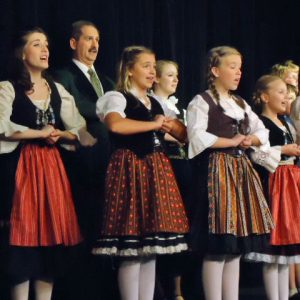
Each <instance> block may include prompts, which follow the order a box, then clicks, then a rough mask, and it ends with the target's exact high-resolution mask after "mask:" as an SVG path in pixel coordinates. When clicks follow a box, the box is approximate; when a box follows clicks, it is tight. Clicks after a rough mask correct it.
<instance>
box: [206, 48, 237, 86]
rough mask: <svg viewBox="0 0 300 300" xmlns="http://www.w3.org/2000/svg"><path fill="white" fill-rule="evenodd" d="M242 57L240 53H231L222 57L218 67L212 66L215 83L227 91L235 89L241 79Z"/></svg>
mask: <svg viewBox="0 0 300 300" xmlns="http://www.w3.org/2000/svg"><path fill="white" fill-rule="evenodd" d="M241 67H242V58H241V56H240V55H238V54H230V55H226V56H224V57H222V58H221V63H220V65H219V66H218V67H213V68H212V70H211V71H212V73H213V74H214V76H215V84H216V86H218V87H220V88H221V89H223V90H225V91H234V90H236V89H237V88H238V85H239V83H240V80H241V75H242V71H241Z"/></svg>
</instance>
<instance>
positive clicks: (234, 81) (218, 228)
mask: <svg viewBox="0 0 300 300" xmlns="http://www.w3.org/2000/svg"><path fill="white" fill-rule="evenodd" d="M241 66H242V57H241V54H240V53H239V52H238V51H237V50H236V49H234V48H232V47H228V46H221V47H216V48H213V49H211V50H210V51H209V53H208V57H207V84H208V90H207V91H205V92H204V93H202V94H200V95H196V96H195V97H194V99H193V100H192V101H191V102H190V104H189V106H188V109H187V130H188V138H189V157H190V158H192V159H193V172H194V173H193V174H194V175H193V176H194V178H195V180H196V181H195V183H194V184H193V186H194V187H195V199H194V202H195V203H194V207H193V208H192V209H191V211H192V214H193V216H192V217H191V245H192V248H193V250H194V251H199V252H200V253H201V254H202V255H203V256H204V259H203V268H202V280H203V288H204V294H205V298H206V300H237V299H238V286H239V263H240V257H241V255H242V254H245V253H248V252H250V251H253V250H254V249H257V250H258V249H260V248H261V246H262V245H264V244H265V243H267V236H268V233H270V231H271V229H272V228H273V221H272V217H271V213H270V211H269V208H268V205H267V202H266V199H265V197H264V195H263V190H262V186H261V182H260V179H259V176H258V174H257V173H256V171H255V170H254V168H253V166H252V164H251V162H250V160H249V159H248V157H247V154H246V153H245V149H248V148H249V147H250V146H254V145H256V146H258V145H261V144H265V143H267V142H268V131H267V130H266V129H265V127H264V125H263V123H262V122H261V121H260V120H259V118H258V116H257V115H256V114H255V113H254V112H253V111H252V110H251V108H250V106H249V105H248V104H247V103H246V102H245V101H244V100H243V99H242V98H240V97H239V96H237V95H235V94H233V93H232V91H235V90H236V89H237V87H238V85H239V82H240V79H241Z"/></svg>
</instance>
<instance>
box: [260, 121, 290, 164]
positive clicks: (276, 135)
mask: <svg viewBox="0 0 300 300" xmlns="http://www.w3.org/2000/svg"><path fill="white" fill-rule="evenodd" d="M260 119H261V120H262V122H263V123H264V125H265V126H266V128H267V129H269V130H270V132H269V140H270V145H271V146H277V145H279V146H282V145H286V144H293V143H295V142H294V139H293V135H292V133H291V131H290V129H289V126H288V124H287V123H286V121H285V120H284V118H282V117H279V119H280V121H281V122H282V123H283V125H284V127H285V128H286V129H287V132H284V131H283V130H282V129H280V128H279V127H278V126H277V125H276V124H275V123H273V122H272V121H271V120H270V119H268V118H266V117H264V116H260ZM288 158H289V156H286V155H281V160H286V159H288Z"/></svg>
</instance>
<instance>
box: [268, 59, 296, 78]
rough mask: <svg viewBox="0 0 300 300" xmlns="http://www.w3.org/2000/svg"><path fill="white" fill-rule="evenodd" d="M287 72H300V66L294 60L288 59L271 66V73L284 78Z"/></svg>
mask: <svg viewBox="0 0 300 300" xmlns="http://www.w3.org/2000/svg"><path fill="white" fill-rule="evenodd" d="M287 72H295V73H299V66H298V65H296V64H294V63H293V61H292V60H286V61H285V62H283V63H282V64H275V65H274V66H272V68H271V74H272V75H276V76H278V77H280V78H284V77H285V75H286V73H287Z"/></svg>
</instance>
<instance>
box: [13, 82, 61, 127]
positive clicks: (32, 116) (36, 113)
mask: <svg viewBox="0 0 300 300" xmlns="http://www.w3.org/2000/svg"><path fill="white" fill-rule="evenodd" d="M47 82H48V84H49V87H50V89H51V95H50V104H49V107H48V109H47V111H46V114H47V116H48V115H49V121H48V122H47V123H48V124H52V125H53V126H54V127H55V128H58V129H61V130H64V126H63V123H62V120H61V118H60V108H61V98H60V95H59V93H58V90H57V87H56V85H55V83H54V82H53V81H51V80H47ZM13 85H14V89H15V99H14V102H13V106H12V115H11V117H10V120H11V121H12V122H14V123H16V124H19V125H23V126H27V127H29V128H31V129H41V128H42V127H43V126H45V125H46V124H41V121H42V120H45V116H41V113H42V112H41V110H39V109H38V108H37V107H36V106H35V105H34V104H33V103H32V102H31V100H30V99H29V98H28V96H27V95H26V94H25V93H24V90H22V89H21V88H20V87H19V86H18V85H17V84H13ZM50 115H51V116H53V117H51V118H50ZM50 119H51V120H50Z"/></svg>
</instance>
